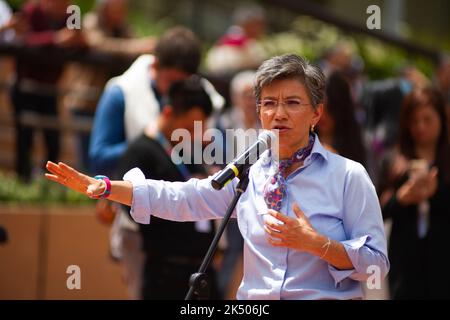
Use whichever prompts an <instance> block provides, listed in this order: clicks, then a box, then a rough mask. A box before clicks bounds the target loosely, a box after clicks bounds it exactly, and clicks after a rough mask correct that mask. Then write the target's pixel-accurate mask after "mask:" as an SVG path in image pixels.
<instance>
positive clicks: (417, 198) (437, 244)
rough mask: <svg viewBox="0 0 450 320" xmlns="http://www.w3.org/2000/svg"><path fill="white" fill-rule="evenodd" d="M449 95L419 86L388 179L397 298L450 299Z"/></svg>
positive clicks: (407, 107)
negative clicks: (446, 271)
mask: <svg viewBox="0 0 450 320" xmlns="http://www.w3.org/2000/svg"><path fill="white" fill-rule="evenodd" d="M447 130H448V128H447V122H446V115H445V109H444V99H443V97H442V96H441V94H440V93H439V91H437V90H436V89H433V88H424V89H415V90H414V91H413V92H412V93H411V94H409V95H408V96H407V97H406V98H405V101H404V103H403V107H402V112H401V117H400V135H399V145H398V152H397V153H396V155H395V156H394V157H393V158H392V159H393V160H392V162H391V166H389V167H388V168H389V169H388V171H387V173H386V174H383V179H385V180H388V181H389V182H390V185H388V186H387V187H386V188H385V189H384V190H383V193H382V195H381V198H380V199H381V203H382V206H383V214H384V218H385V219H389V218H390V219H392V230H391V237H390V243H389V256H390V260H391V271H390V275H389V287H390V294H391V298H392V299H449V298H450V291H449V290H448V288H449V287H450V280H449V278H448V277H445V276H442V268H443V267H444V266H445V265H446V262H447V257H446V254H445V253H446V250H447V242H446V239H447V234H448V230H449V228H450V216H449V214H448V208H449V206H450V145H449V140H448V135H447Z"/></svg>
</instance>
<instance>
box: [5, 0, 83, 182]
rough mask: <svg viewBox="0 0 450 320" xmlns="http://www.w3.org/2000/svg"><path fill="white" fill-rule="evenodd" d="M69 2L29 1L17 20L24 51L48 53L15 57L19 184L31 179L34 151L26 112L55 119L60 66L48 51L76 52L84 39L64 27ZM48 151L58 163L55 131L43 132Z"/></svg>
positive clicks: (13, 88)
mask: <svg viewBox="0 0 450 320" xmlns="http://www.w3.org/2000/svg"><path fill="white" fill-rule="evenodd" d="M69 5H70V1H68V0H40V1H28V2H26V3H25V4H24V6H23V7H22V9H21V11H20V19H21V20H22V23H24V24H25V25H26V31H25V32H24V33H23V34H21V35H20V36H19V35H18V37H19V39H18V40H19V41H20V42H21V43H23V45H24V46H26V47H33V48H36V47H40V48H45V49H46V50H49V56H48V59H45V60H42V59H39V60H36V59H30V57H26V56H17V57H16V80H15V83H14V85H13V87H12V90H11V100H12V103H13V106H14V111H15V120H14V121H15V127H16V170H17V173H18V175H19V177H20V178H21V179H22V180H25V181H28V180H30V178H31V171H32V167H31V155H32V153H31V152H32V150H33V131H34V130H33V129H32V128H31V127H28V126H25V125H24V124H23V123H22V120H21V117H22V115H23V114H24V113H25V112H30V111H31V112H34V113H36V114H38V115H44V116H51V117H58V105H57V96H58V93H57V82H58V80H59V79H60V76H61V74H62V70H63V63H62V62H58V61H54V60H53V59H52V58H51V50H52V49H54V48H57V47H60V48H79V47H82V46H84V39H83V37H82V35H81V33H80V32H79V31H78V30H69V29H68V28H67V27H66V21H67V19H68V14H67V12H66V10H67V7H68V6H69ZM43 131H44V139H45V143H46V147H47V155H46V158H51V159H54V160H55V161H56V160H57V159H58V156H59V150H60V133H59V132H58V130H55V129H44V130H43Z"/></svg>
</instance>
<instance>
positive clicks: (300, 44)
mask: <svg viewBox="0 0 450 320" xmlns="http://www.w3.org/2000/svg"><path fill="white" fill-rule="evenodd" d="M263 43H264V46H265V47H266V49H267V50H268V52H269V54H270V55H271V56H273V55H279V54H284V53H297V54H300V55H302V56H304V57H306V58H308V59H309V60H312V61H316V60H318V59H319V58H320V57H321V56H323V54H324V53H325V52H326V51H327V50H328V49H330V48H332V47H333V46H334V45H336V44H337V43H345V44H346V45H347V46H349V47H350V48H352V51H353V52H354V53H355V54H357V55H359V56H360V57H361V58H362V59H363V61H364V63H365V70H364V73H365V74H367V75H368V76H369V78H370V79H383V78H387V77H392V76H394V75H396V73H397V72H398V71H399V69H400V68H401V67H403V66H405V65H414V66H416V67H417V68H418V69H419V70H421V71H422V72H423V73H424V74H425V75H427V76H430V75H431V74H432V73H433V71H434V70H433V69H434V67H433V63H432V62H431V61H429V60H427V59H425V58H423V57H420V56H416V55H412V54H410V53H408V52H406V51H404V50H401V49H399V48H397V47H394V46H392V45H389V44H386V43H383V42H381V41H379V40H377V39H374V38H371V37H369V36H363V35H350V34H348V33H344V32H342V31H341V30H339V29H338V28H336V27H334V26H332V25H330V24H327V23H324V22H321V21H319V20H317V19H314V18H311V17H309V16H299V17H298V18H296V19H295V20H294V22H293V23H292V25H291V28H290V29H289V31H286V32H280V33H276V34H273V35H270V36H268V37H267V38H266V39H265V40H264V42H263Z"/></svg>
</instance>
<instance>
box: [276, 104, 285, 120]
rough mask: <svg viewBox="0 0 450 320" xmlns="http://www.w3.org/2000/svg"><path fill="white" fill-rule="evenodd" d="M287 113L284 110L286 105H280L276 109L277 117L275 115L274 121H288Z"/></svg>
mask: <svg viewBox="0 0 450 320" xmlns="http://www.w3.org/2000/svg"><path fill="white" fill-rule="evenodd" d="M287 116H288V115H287V112H286V109H285V108H284V104H282V103H280V104H278V106H277V108H276V109H275V115H274V119H275V120H285V119H287Z"/></svg>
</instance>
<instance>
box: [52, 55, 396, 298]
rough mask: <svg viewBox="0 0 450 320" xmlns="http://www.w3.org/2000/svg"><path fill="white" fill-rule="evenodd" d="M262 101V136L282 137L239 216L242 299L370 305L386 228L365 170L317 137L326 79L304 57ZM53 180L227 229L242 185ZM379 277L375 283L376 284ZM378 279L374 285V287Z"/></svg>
mask: <svg viewBox="0 0 450 320" xmlns="http://www.w3.org/2000/svg"><path fill="white" fill-rule="evenodd" d="M254 89H255V94H256V98H257V110H258V116H259V118H260V120H261V124H262V127H263V128H264V129H267V130H272V131H276V132H277V133H278V135H279V141H278V149H277V150H274V149H272V150H268V151H266V152H265V153H263V155H262V156H261V158H260V159H259V160H258V161H257V162H256V163H255V164H253V166H251V168H250V171H249V181H250V183H249V185H248V189H247V191H246V192H245V193H244V194H243V195H242V197H241V198H240V199H239V202H238V203H237V206H236V209H235V211H234V216H236V217H237V219H238V224H239V229H240V231H241V233H242V236H243V238H244V275H243V278H242V282H241V285H240V287H239V290H238V293H237V298H238V299H361V298H363V290H362V282H363V281H366V280H367V279H370V280H371V284H373V282H376V283H381V281H382V278H383V277H384V276H385V275H386V274H387V272H388V270H389V261H388V257H387V249H386V237H385V234H384V228H383V220H382V216H381V211H380V206H379V203H378V198H377V194H376V192H375V188H374V186H373V184H372V182H371V181H370V178H369V176H368V174H367V172H366V171H365V169H364V167H363V166H362V165H361V164H359V163H357V162H354V161H352V160H349V159H346V158H344V157H341V156H339V155H336V154H334V153H331V152H330V151H327V150H326V149H325V148H324V147H323V146H322V145H321V143H320V141H319V139H318V138H317V135H316V134H315V133H314V127H315V126H316V124H317V122H318V121H319V119H320V117H321V115H322V112H323V96H324V92H323V90H324V76H323V74H322V71H321V70H320V69H318V68H317V67H314V66H312V65H310V64H309V63H308V62H307V61H306V60H305V59H303V58H301V57H299V56H296V55H283V56H278V57H274V58H272V59H269V60H267V61H266V62H264V63H263V64H262V65H261V67H260V68H259V70H258V71H257V74H256V81H255V88H254ZM47 168H48V169H49V171H50V172H51V174H47V177H48V178H49V179H51V180H54V181H56V182H59V183H61V184H63V185H66V186H68V187H70V188H72V189H75V190H78V191H80V192H82V193H85V194H86V195H88V196H91V197H93V196H99V195H103V194H104V193H105V190H106V193H107V194H108V195H109V199H111V200H113V201H117V202H120V203H124V204H127V205H130V206H132V209H131V215H132V217H133V218H134V219H135V220H136V221H137V222H139V223H150V216H151V215H154V216H157V217H160V218H164V219H169V220H176V221H196V220H203V219H220V218H222V217H223V215H224V213H225V212H226V209H227V207H228V205H229V203H230V202H231V200H232V198H233V197H234V194H235V187H236V185H237V182H236V181H235V180H233V181H231V183H228V184H227V185H226V186H225V187H224V188H223V189H221V191H217V190H215V189H213V187H212V186H211V180H212V177H210V178H207V179H203V180H197V179H191V180H189V181H187V182H185V183H170V182H164V181H154V180H146V179H145V177H144V175H143V174H142V172H141V171H140V170H139V169H137V168H135V169H133V170H131V171H129V172H128V173H127V174H126V175H125V176H124V180H125V181H113V182H109V180H107V179H106V181H103V180H96V179H94V178H90V177H88V176H85V175H83V174H81V173H78V172H77V171H75V170H74V169H72V168H70V167H68V166H66V165H64V164H62V163H60V164H58V165H57V164H54V163H49V164H48V166H47ZM372 273H373V275H372ZM369 277H370V278H369Z"/></svg>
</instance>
